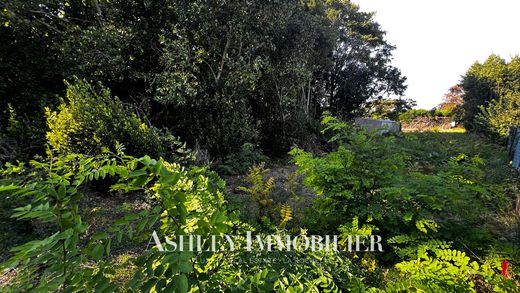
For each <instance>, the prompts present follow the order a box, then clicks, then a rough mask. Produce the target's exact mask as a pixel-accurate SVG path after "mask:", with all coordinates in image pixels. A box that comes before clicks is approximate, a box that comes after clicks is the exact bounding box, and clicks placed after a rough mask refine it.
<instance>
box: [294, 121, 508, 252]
mask: <svg viewBox="0 0 520 293" xmlns="http://www.w3.org/2000/svg"><path fill="white" fill-rule="evenodd" d="M323 121H324V128H325V130H326V131H331V132H332V136H331V137H332V138H331V142H333V143H334V144H333V145H336V148H333V150H332V151H330V152H328V153H324V154H321V155H320V156H317V157H315V156H313V155H312V154H311V153H308V152H305V151H303V150H300V149H293V150H292V151H291V155H292V156H293V158H294V160H295V162H296V164H297V165H298V167H299V168H298V170H299V172H301V173H303V174H305V176H306V177H305V184H306V185H308V186H309V187H311V188H313V189H314V190H315V191H316V192H317V193H318V198H317V199H316V200H315V202H314V204H313V211H312V215H313V217H311V218H309V219H308V221H309V223H308V225H309V227H312V228H311V229H313V230H314V231H336V230H337V229H338V228H339V227H341V226H343V225H344V224H345V223H350V222H352V221H353V220H354V219H357V220H358V222H359V223H360V225H365V224H367V225H371V226H375V227H377V228H378V229H379V231H380V232H379V234H380V235H383V236H384V237H386V238H387V239H388V238H391V237H394V236H398V235H408V237H410V236H411V237H416V236H418V235H421V234H423V233H425V232H427V231H428V230H431V229H435V230H438V232H437V237H441V239H450V240H454V239H460V240H461V241H464V242H465V243H467V244H468V245H470V247H471V248H472V249H473V250H475V251H483V250H486V247H482V245H481V243H483V242H487V243H493V241H494V240H493V238H492V236H491V235H492V234H493V232H492V231H493V229H492V228H491V227H490V222H489V221H486V220H485V214H487V213H489V210H490V208H491V207H493V206H500V205H501V203H502V202H507V201H508V200H509V199H508V198H507V196H506V195H505V194H504V192H503V191H500V190H503V189H502V187H501V186H500V185H497V184H496V183H495V182H496V181H497V178H496V177H494V176H490V175H491V174H490V173H495V172H500V171H499V170H500V169H502V171H503V172H504V173H503V174H504V176H507V175H506V174H508V172H509V171H508V170H507V164H506V163H505V161H506V160H507V158H506V155H505V154H504V158H503V160H502V161H500V162H498V161H497V162H486V161H484V160H483V159H482V158H481V157H480V156H479V154H480V155H484V156H485V157H486V158H491V157H493V156H496V147H494V148H493V147H492V146H489V148H488V146H485V145H482V144H476V145H474V146H473V147H472V148H468V147H467V146H466V147H462V146H464V142H465V141H466V140H465V139H464V138H462V137H461V138H460V139H458V140H453V139H451V140H450V138H449V136H448V137H446V139H445V140H443V139H439V138H440V137H442V136H441V135H439V136H438V138H437V140H436V141H434V140H430V141H428V140H426V139H421V137H422V136H420V135H418V136H417V137H416V136H414V135H409V136H407V137H404V138H400V137H385V136H379V135H376V134H369V133H366V132H364V131H359V130H356V129H355V128H353V127H352V126H350V125H349V124H348V123H346V122H341V121H339V120H337V119H335V118H331V117H326V118H324V120H323ZM462 135H464V134H462ZM428 136H429V137H431V136H432V134H428ZM452 136H453V135H452ZM425 137H426V136H425ZM484 152H485V153H484ZM465 153H468V155H466V154H465ZM495 164H496V166H499V167H498V168H497V167H495ZM500 166H501V167H500ZM488 168H490V169H488ZM494 168H497V169H494ZM475 210H479V211H481V213H473V212H472V211H475ZM432 219H435V220H436V222H438V223H439V227H437V226H436V225H437V224H434V223H432V222H431V221H432ZM484 221H485V222H484ZM483 223H486V224H483Z"/></svg>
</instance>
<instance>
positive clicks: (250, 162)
mask: <svg viewBox="0 0 520 293" xmlns="http://www.w3.org/2000/svg"><path fill="white" fill-rule="evenodd" d="M268 159H269V158H268V157H266V156H264V155H263V154H262V152H261V150H259V148H258V147H257V146H255V145H254V144H252V143H245V144H244V145H242V148H241V149H240V152H238V153H236V154H230V155H228V156H226V157H225V158H224V160H223V162H222V163H221V164H220V165H218V166H217V171H218V172H219V173H221V174H225V175H238V174H244V173H246V172H247V171H248V170H249V169H250V168H251V167H253V166H254V165H257V164H260V163H262V162H266V161H267V160H268Z"/></svg>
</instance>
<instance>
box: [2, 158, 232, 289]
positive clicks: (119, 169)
mask: <svg viewBox="0 0 520 293" xmlns="http://www.w3.org/2000/svg"><path fill="white" fill-rule="evenodd" d="M31 165H32V168H33V170H34V171H32V172H33V173H30V176H31V177H32V178H33V179H32V180H30V181H27V182H24V183H22V184H20V185H6V186H5V185H4V186H2V187H0V191H4V192H7V191H10V192H11V193H12V194H13V196H20V197H26V198H30V200H31V203H30V204H28V205H26V206H23V207H19V208H16V209H15V210H14V212H15V213H14V214H13V217H15V218H17V219H19V220H23V219H31V220H38V221H41V222H47V223H52V224H55V226H54V227H55V229H56V231H55V233H52V235H50V236H49V237H47V238H44V239H41V240H34V241H31V242H28V243H26V244H23V245H21V246H18V247H16V248H14V249H13V250H12V252H13V253H14V255H13V257H12V258H10V259H9V260H8V261H7V262H6V263H4V264H2V267H3V268H6V267H12V266H20V268H21V272H20V277H19V278H18V279H17V281H16V282H14V283H13V284H11V285H13V286H15V287H16V288H17V289H18V290H22V291H28V290H37V291H39V292H52V291H56V290H58V289H60V288H61V289H62V290H65V291H67V292H78V291H93V290H94V291H99V290H108V291H113V290H115V289H116V287H115V285H114V284H110V283H109V281H108V279H107V278H106V274H108V273H109V272H110V268H109V267H108V266H107V263H106V257H107V256H108V255H110V248H111V244H112V242H115V241H118V242H120V241H122V240H123V236H128V237H129V238H134V237H137V236H138V235H148V237H149V236H150V229H152V228H153V227H156V225H157V224H158V223H159V222H162V226H161V230H160V234H161V235H182V234H185V233H188V232H192V233H196V234H197V235H220V234H222V233H224V232H227V231H229V224H228V223H229V222H228V221H229V220H228V217H227V216H226V212H225V210H224V209H223V206H222V200H223V199H222V194H221V192H220V191H219V190H221V188H222V186H223V182H222V181H219V180H218V179H217V180H215V179H216V177H215V176H214V175H212V174H209V177H204V175H203V173H204V171H203V170H199V169H193V170H185V169H184V168H182V167H180V166H179V165H176V164H168V163H166V162H164V161H162V160H160V161H155V160H152V159H150V158H149V157H143V158H141V159H134V158H132V157H128V156H122V157H121V156H114V157H106V158H97V159H96V158H92V157H86V156H83V155H73V154H72V155H68V156H64V157H59V158H53V159H51V161H49V162H37V161H33V162H31ZM107 176H117V177H119V178H120V181H119V182H118V183H117V184H116V185H114V186H113V187H112V189H113V190H119V191H121V192H128V191H135V190H142V189H146V190H148V192H149V196H150V197H151V198H152V199H155V201H154V202H155V204H154V206H152V207H151V208H150V209H149V210H144V211H142V212H140V213H139V214H128V215H126V216H125V217H123V218H122V219H120V220H117V221H115V222H114V224H113V225H112V226H111V227H110V228H108V230H106V231H97V232H96V233H94V234H90V233H88V234H87V231H88V227H89V225H88V223H85V222H83V221H82V218H81V216H80V214H79V211H78V202H79V201H80V200H81V198H82V197H83V196H84V191H85V189H84V185H85V184H87V183H88V182H92V181H97V180H100V179H102V178H105V177H107ZM188 223H189V225H188ZM125 238H126V237H125ZM193 257H194V256H193V255H192V254H191V253H188V252H186V253H180V254H177V253H171V254H168V255H165V254H164V253H159V252H158V251H155V250H153V251H148V252H146V253H145V254H144V255H143V256H142V258H141V260H140V261H142V262H141V264H142V266H141V267H142V268H143V269H142V271H139V272H137V274H136V275H135V276H134V278H133V279H132V280H131V284H132V285H131V287H133V288H135V286H139V287H141V286H145V287H146V286H148V288H152V287H155V288H157V290H159V288H160V289H164V288H177V289H176V292H187V291H188V290H189V287H190V286H191V285H190V284H189V283H188V277H187V276H188V275H189V274H195V275H197V274H199V273H202V272H203V271H204V270H206V272H207V271H209V270H210V269H212V267H211V265H208V264H203V263H197V262H196V263H194V262H192V258H193ZM87 262H96V263H97V264H98V265H97V269H96V270H94V269H92V268H91V267H90V266H86V264H87ZM157 267H161V268H162V269H161V271H160V272H159V269H157ZM34 274H36V276H35V275H34ZM190 278H191V277H190ZM195 278H196V277H195ZM145 287H142V288H143V290H144V288H145Z"/></svg>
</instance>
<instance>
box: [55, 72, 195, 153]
mask: <svg viewBox="0 0 520 293" xmlns="http://www.w3.org/2000/svg"><path fill="white" fill-rule="evenodd" d="M67 86H68V89H67V100H66V102H65V103H64V104H62V105H60V107H59V108H58V111H57V112H52V111H51V110H49V109H47V124H48V127H49V132H48V133H47V140H48V142H49V145H50V147H51V148H52V150H53V151H56V152H58V153H61V154H70V153H83V154H100V153H103V152H106V150H108V149H109V150H115V149H116V147H117V146H118V145H119V144H123V145H124V147H125V149H126V152H128V153H129V154H133V155H139V154H152V155H157V156H165V157H170V158H173V156H174V155H175V154H176V153H177V152H180V153H185V152H186V151H185V150H184V149H183V145H182V144H181V143H179V142H178V140H176V139H175V137H173V136H172V135H171V134H169V133H168V132H166V133H163V132H162V131H159V130H158V129H156V128H154V127H151V126H148V125H146V124H145V123H143V122H142V120H141V119H140V118H139V117H138V116H137V115H136V114H134V113H133V112H132V111H131V110H130V109H129V108H128V107H126V106H125V105H124V104H123V103H122V102H121V101H120V100H119V99H118V98H117V97H112V96H111V94H110V91H109V90H108V89H107V88H105V87H103V86H102V85H97V86H92V85H90V84H88V83H87V82H86V81H82V80H78V81H76V82H75V83H73V84H70V83H67Z"/></svg>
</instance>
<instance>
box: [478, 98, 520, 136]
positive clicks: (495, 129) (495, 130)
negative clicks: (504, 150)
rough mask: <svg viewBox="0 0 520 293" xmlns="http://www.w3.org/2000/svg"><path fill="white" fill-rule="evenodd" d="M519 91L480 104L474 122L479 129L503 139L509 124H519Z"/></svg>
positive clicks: (507, 131)
mask: <svg viewBox="0 0 520 293" xmlns="http://www.w3.org/2000/svg"><path fill="white" fill-rule="evenodd" d="M519 109H520V93H519V94H515V95H510V96H505V97H501V98H499V99H496V100H492V101H491V102H489V104H487V105H486V106H481V107H480V110H481V113H479V114H478V115H477V117H476V119H475V120H476V122H477V123H478V125H479V126H480V127H481V129H480V131H481V132H483V133H486V134H487V135H489V136H490V137H492V138H495V139H504V138H506V137H507V135H508V134H509V128H510V127H511V126H515V125H520V110H519Z"/></svg>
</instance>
